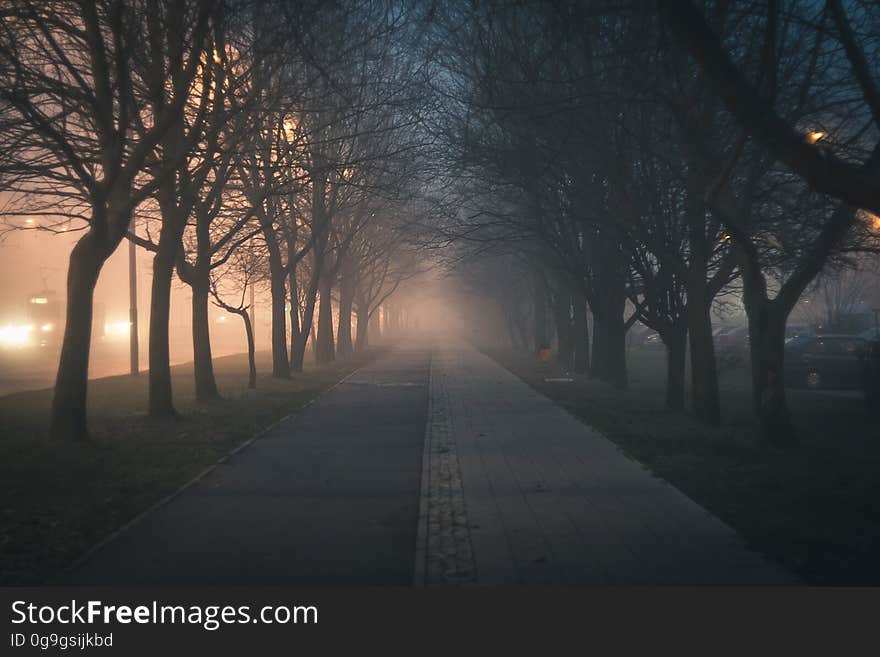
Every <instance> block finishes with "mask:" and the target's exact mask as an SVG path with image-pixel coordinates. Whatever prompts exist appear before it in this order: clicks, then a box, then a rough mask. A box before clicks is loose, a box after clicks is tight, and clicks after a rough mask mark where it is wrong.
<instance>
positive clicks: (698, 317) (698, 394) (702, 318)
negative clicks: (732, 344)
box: [687, 277, 721, 426]
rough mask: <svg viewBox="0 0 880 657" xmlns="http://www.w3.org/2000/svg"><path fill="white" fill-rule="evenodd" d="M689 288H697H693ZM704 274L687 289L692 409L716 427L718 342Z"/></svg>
mask: <svg viewBox="0 0 880 657" xmlns="http://www.w3.org/2000/svg"><path fill="white" fill-rule="evenodd" d="M690 287H694V288H695V290H694V291H693V293H692V291H691V289H690ZM705 291H706V283H705V277H700V279H699V280H697V281H694V285H693V286H689V289H688V305H687V319H688V338H689V342H690V351H691V394H692V399H693V410H694V413H695V414H696V416H697V417H698V418H700V419H701V420H703V421H704V422H706V423H708V424H711V425H713V426H717V425H718V424H720V422H721V402H720V395H719V391H718V370H717V367H716V363H715V343H714V342H713V340H712V318H711V317H710V315H709V309H710V305H709V304H710V301H709V300H707V299H706V294H705Z"/></svg>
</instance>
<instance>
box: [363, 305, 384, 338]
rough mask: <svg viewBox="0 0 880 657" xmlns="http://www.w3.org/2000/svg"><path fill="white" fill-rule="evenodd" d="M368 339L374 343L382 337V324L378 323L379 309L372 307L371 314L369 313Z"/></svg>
mask: <svg viewBox="0 0 880 657" xmlns="http://www.w3.org/2000/svg"><path fill="white" fill-rule="evenodd" d="M367 331H368V339H369V341H370V342H371V343H375V342H376V341H377V340H379V339H381V338H382V326H381V324H380V323H379V309H378V308H374V309H373V312H372V314H370V315H369V328H368V329H367Z"/></svg>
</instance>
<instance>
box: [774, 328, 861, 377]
mask: <svg viewBox="0 0 880 657" xmlns="http://www.w3.org/2000/svg"><path fill="white" fill-rule="evenodd" d="M864 348H865V341H864V340H863V339H861V338H859V337H857V336H852V335H802V336H798V337H796V338H791V339H789V340H788V341H787V342H786V343H785V380H786V382H787V383H788V384H789V385H793V386H806V387H807V388H811V389H813V390H816V389H819V388H859V387H860V381H861V366H860V361H859V357H860V355H861V354H862V352H863V351H864Z"/></svg>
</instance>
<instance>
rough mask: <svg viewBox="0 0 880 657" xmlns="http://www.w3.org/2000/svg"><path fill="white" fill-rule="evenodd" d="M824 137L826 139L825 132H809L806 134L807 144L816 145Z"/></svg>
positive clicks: (826, 134)
mask: <svg viewBox="0 0 880 657" xmlns="http://www.w3.org/2000/svg"><path fill="white" fill-rule="evenodd" d="M826 137H828V133H827V132H822V131H821V130H811V131H810V132H808V133H807V143H810V144H817V143H819V142H820V141H822V140H823V139H825V138H826Z"/></svg>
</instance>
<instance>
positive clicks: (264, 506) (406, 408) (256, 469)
mask: <svg viewBox="0 0 880 657" xmlns="http://www.w3.org/2000/svg"><path fill="white" fill-rule="evenodd" d="M429 353H430V352H429V349H428V348H427V347H426V346H412V347H401V348H398V349H396V350H394V351H393V352H392V353H391V354H390V355H388V356H387V357H385V358H382V359H381V360H379V361H376V362H373V363H372V364H370V365H368V366H366V367H365V368H362V369H360V370H358V371H357V372H355V373H354V374H353V375H352V376H350V377H349V378H348V379H347V380H346V381H345V383H343V384H341V385H339V386H337V387H335V388H334V389H332V390H331V391H329V392H327V393H325V394H324V395H322V396H321V397H320V398H319V399H318V400H317V401H316V402H315V403H313V404H311V405H310V406H308V407H307V408H305V409H304V410H303V411H301V412H300V413H299V414H297V415H296V416H293V417H292V418H290V419H289V420H287V421H285V422H283V423H282V424H281V425H280V426H278V427H277V428H275V429H274V430H272V431H270V432H269V433H268V434H266V435H265V436H263V437H261V438H260V439H258V440H256V441H255V442H254V443H252V444H251V445H250V446H249V447H247V448H246V449H244V450H242V451H241V452H239V453H238V454H236V455H235V456H233V457H232V458H230V459H229V460H228V461H226V462H225V463H223V464H222V465H220V466H219V467H218V468H217V469H215V470H214V471H213V472H212V473H211V474H210V475H208V476H207V477H205V478H204V479H202V480H201V481H199V482H198V483H197V484H195V485H194V486H191V487H190V488H188V489H187V490H186V491H184V492H183V493H182V494H181V495H180V496H178V497H176V498H175V499H173V500H172V501H171V502H169V503H168V504H167V505H165V506H163V507H161V508H159V509H158V510H156V511H155V512H153V513H151V514H149V515H148V516H147V517H145V518H144V519H143V520H142V521H141V522H139V523H137V524H136V525H135V526H134V527H132V528H131V529H130V530H128V531H126V532H123V533H122V534H121V535H120V536H119V537H118V538H117V539H115V540H114V541H112V542H110V543H109V544H107V545H106V546H105V547H104V548H103V549H101V550H99V551H98V552H97V553H95V554H94V555H93V556H92V557H91V558H90V559H88V560H87V561H86V563H84V564H83V565H82V566H81V567H80V568H78V569H76V570H75V571H74V572H72V573H69V574H68V575H67V576H66V577H64V578H61V580H60V581H59V582H57V583H62V584H98V585H122V586H126V585H171V586H205V585H229V586H232V585H255V586H262V585H265V586H270V585H271V586H379V585H398V586H407V585H409V584H410V583H411V582H412V563H413V557H412V554H413V546H414V545H415V540H416V531H415V528H416V516H417V513H418V504H419V481H420V476H421V461H422V442H423V437H424V431H425V409H426V407H427V386H426V383H427V378H428V361H429Z"/></svg>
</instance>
